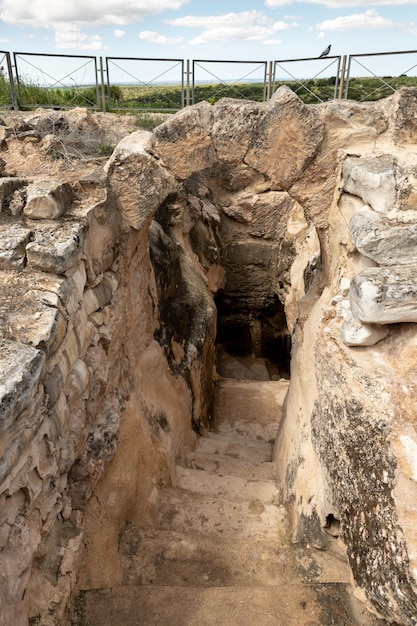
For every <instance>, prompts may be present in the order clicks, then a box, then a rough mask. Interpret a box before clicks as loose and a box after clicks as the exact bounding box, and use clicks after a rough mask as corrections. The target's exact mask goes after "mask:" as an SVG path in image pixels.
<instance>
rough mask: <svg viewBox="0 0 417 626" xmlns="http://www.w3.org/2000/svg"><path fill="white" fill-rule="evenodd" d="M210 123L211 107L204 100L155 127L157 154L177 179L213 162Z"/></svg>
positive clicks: (184, 177) (211, 122)
mask: <svg viewBox="0 0 417 626" xmlns="http://www.w3.org/2000/svg"><path fill="white" fill-rule="evenodd" d="M212 124H213V107H212V106H211V105H210V104H209V103H208V102H205V101H204V102H200V103H199V104H196V105H195V106H193V107H186V108H185V109H183V110H182V111H180V112H179V113H177V114H176V115H175V116H173V117H171V118H170V119H169V120H167V121H166V122H165V123H164V124H161V125H160V126H158V127H157V128H156V129H155V131H154V134H155V137H156V139H157V143H156V148H157V152H158V155H159V156H160V157H161V158H162V160H163V162H164V164H165V165H166V166H167V167H169V169H170V170H171V171H172V172H173V173H174V174H175V176H178V178H179V179H181V180H184V179H186V178H188V177H189V176H191V174H193V173H194V172H200V171H202V170H205V169H207V168H209V167H210V166H212V165H214V164H215V162H216V153H215V151H214V147H213V143H212V139H211V127H212Z"/></svg>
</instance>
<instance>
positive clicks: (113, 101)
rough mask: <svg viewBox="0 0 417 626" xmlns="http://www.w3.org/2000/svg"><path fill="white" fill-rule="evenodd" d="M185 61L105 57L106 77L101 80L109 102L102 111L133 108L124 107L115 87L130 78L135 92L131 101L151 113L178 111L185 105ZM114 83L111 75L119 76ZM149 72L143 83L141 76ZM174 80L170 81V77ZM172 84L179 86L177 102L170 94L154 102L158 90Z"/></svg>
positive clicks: (160, 96)
mask: <svg viewBox="0 0 417 626" xmlns="http://www.w3.org/2000/svg"><path fill="white" fill-rule="evenodd" d="M184 65H185V61H184V59H155V58H135V57H131V58H130V57H106V70H105V71H106V77H107V80H106V81H105V80H104V78H102V85H104V82H106V93H107V103H106V102H103V109H104V110H108V111H112V110H118V111H121V110H130V109H131V108H132V106H129V107H128V106H126V103H125V104H123V100H122V99H121V98H120V97H119V95H121V94H119V92H116V93H115V92H114V85H117V83H118V82H119V83H120V78H121V77H123V78H125V79H128V81H127V82H128V83H129V88H130V89H131V90H132V92H133V94H132V98H131V100H132V99H133V100H134V101H135V100H136V103H137V107H136V108H141V109H146V110H149V111H154V110H160V111H177V110H179V109H181V108H183V107H184V106H185V105H186V104H188V103H187V102H186V90H185V81H184V79H185V73H184ZM116 70H117V72H118V74H117V77H116V79H115V80H112V76H113V75H116ZM146 70H148V71H150V72H151V78H148V79H146V80H144V79H143V78H141V76H144V75H145V74H146ZM169 77H170V78H171V80H170V81H168V80H167V79H168V78H169ZM167 82H168V83H172V84H175V85H178V86H180V93H179V96H180V97H179V99H177V100H175V99H174V98H173V97H172V96H170V94H169V93H159V94H158V100H157V101H156V102H155V93H156V90H157V89H159V90H160V87H161V83H165V84H166V83H167Z"/></svg>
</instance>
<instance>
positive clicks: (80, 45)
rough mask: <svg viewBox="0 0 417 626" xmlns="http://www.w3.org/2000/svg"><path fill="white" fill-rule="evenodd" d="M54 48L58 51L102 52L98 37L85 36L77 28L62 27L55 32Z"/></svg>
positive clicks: (100, 39)
mask: <svg viewBox="0 0 417 626" xmlns="http://www.w3.org/2000/svg"><path fill="white" fill-rule="evenodd" d="M55 47H56V48H58V49H66V50H68V49H74V48H76V49H78V50H103V49H105V46H104V45H103V40H102V38H101V37H100V35H86V34H85V33H82V32H81V31H80V30H78V29H77V28H71V27H69V28H68V27H66V28H65V27H63V28H62V29H61V30H57V31H56V32H55Z"/></svg>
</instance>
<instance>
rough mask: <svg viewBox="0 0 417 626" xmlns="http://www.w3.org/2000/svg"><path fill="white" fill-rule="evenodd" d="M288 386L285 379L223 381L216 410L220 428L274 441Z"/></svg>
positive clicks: (217, 398)
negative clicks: (240, 431) (244, 432)
mask: <svg viewBox="0 0 417 626" xmlns="http://www.w3.org/2000/svg"><path fill="white" fill-rule="evenodd" d="M288 385H289V383H288V381H285V380H280V381H269V382H253V381H246V380H244V381H242V380H230V379H228V380H222V381H220V384H219V389H218V392H217V396H216V411H215V420H216V425H217V427H218V429H219V430H220V432H221V429H226V428H230V429H231V430H233V431H236V432H239V430H243V431H248V432H249V433H250V434H251V435H252V436H253V438H254V439H260V440H263V441H270V440H271V439H274V438H275V435H276V431H277V429H278V425H279V422H280V419H281V415H282V407H283V404H284V399H285V396H286V394H287V391H288Z"/></svg>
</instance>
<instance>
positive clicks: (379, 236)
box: [349, 207, 417, 265]
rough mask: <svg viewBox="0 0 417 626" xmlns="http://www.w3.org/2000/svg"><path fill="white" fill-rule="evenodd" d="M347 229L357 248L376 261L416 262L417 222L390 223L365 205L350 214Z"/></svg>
mask: <svg viewBox="0 0 417 626" xmlns="http://www.w3.org/2000/svg"><path fill="white" fill-rule="evenodd" d="M349 229H350V232H351V233H352V237H353V241H354V242H355V246H356V248H357V249H358V250H359V252H360V253H361V254H363V255H365V256H367V257H369V258H370V259H372V260H373V261H375V262H376V263H378V265H414V264H416V263H417V224H400V225H397V224H392V223H390V222H388V221H387V220H385V219H383V218H382V217H381V215H380V214H378V213H377V212H376V211H371V210H370V209H369V208H366V207H365V208H363V209H362V210H360V211H357V212H356V213H355V214H354V215H353V217H352V219H351V221H350V224H349Z"/></svg>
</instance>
